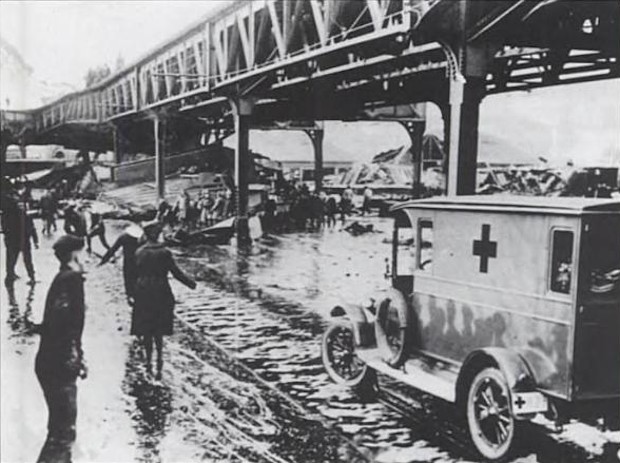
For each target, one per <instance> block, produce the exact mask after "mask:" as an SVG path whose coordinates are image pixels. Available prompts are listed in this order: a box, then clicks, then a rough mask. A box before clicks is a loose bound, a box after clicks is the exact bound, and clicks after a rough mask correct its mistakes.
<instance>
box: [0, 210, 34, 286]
mask: <svg viewBox="0 0 620 463" xmlns="http://www.w3.org/2000/svg"><path fill="white" fill-rule="evenodd" d="M3 209H4V212H3V217H2V218H3V222H2V229H3V230H4V244H5V247H6V278H5V283H6V284H7V285H9V284H11V283H13V281H15V279H16V278H17V274H16V273H15V265H16V264H17V258H18V257H19V254H20V253H21V254H22V256H23V259H24V265H25V266H26V271H27V272H28V277H29V278H30V280H29V284H35V283H36V279H35V274H34V264H33V263H32V247H31V244H30V242H31V241H32V243H33V244H34V246H35V248H38V247H39V235H38V234H37V230H36V228H35V226H34V223H33V221H32V217H31V216H30V215H28V210H27V205H26V202H21V203H19V202H17V201H14V200H12V199H8V200H7V204H6V205H5V206H4V208H3Z"/></svg>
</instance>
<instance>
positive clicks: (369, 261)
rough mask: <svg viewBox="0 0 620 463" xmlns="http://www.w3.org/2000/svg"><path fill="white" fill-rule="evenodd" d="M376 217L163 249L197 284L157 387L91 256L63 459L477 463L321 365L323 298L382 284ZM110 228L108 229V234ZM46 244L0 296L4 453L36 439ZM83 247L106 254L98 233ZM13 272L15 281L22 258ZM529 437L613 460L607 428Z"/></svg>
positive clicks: (7, 456) (554, 458)
mask: <svg viewBox="0 0 620 463" xmlns="http://www.w3.org/2000/svg"><path fill="white" fill-rule="evenodd" d="M372 223H373V224H374V227H375V230H377V232H376V233H372V234H365V235H362V236H359V237H351V236H349V235H348V234H347V233H346V232H344V231H340V230H339V228H340V227H337V228H336V229H333V230H325V231H323V232H321V233H295V234H288V235H284V236H272V237H265V238H262V239H260V240H258V241H257V242H255V243H254V245H253V246H252V247H251V248H250V249H247V250H237V249H236V248H235V247H234V246H233V245H231V246H223V247H208V246H202V247H195V248H191V249H175V250H174V251H173V252H174V254H175V256H176V257H177V259H178V262H179V264H180V265H181V266H182V267H183V268H184V269H185V270H186V271H188V272H189V273H191V274H192V275H193V276H194V277H195V278H196V279H197V280H198V282H199V284H198V288H197V289H196V290H195V291H190V290H188V289H186V288H185V287H183V286H182V285H181V284H178V283H177V282H173V283H172V285H173V291H174V292H175V294H176V297H177V300H178V304H177V308H176V313H177V317H178V323H177V328H176V333H175V335H174V336H172V337H171V338H169V339H167V340H166V345H165V351H166V355H165V367H164V378H163V380H162V382H161V383H159V384H158V383H153V382H152V381H150V380H148V379H147V377H146V375H145V372H144V371H143V367H142V366H141V356H142V352H141V349H139V348H138V346H137V345H136V344H135V343H134V341H133V340H132V339H131V337H130V336H129V334H128V331H129V307H128V306H127V304H126V302H125V300H124V291H123V284H122V275H121V271H120V269H121V266H120V260H121V258H118V259H117V262H116V263H114V264H110V265H107V266H104V267H96V263H97V259H96V258H95V257H90V258H87V259H86V267H87V269H88V272H89V273H88V275H87V280H86V294H87V302H88V306H89V310H88V312H87V326H86V329H85V333H84V351H85V356H86V359H87V361H88V362H89V368H90V375H89V378H88V379H87V380H86V381H83V382H79V383H78V395H79V404H78V410H79V411H78V441H77V443H76V447H75V451H74V457H75V458H74V460H75V461H76V462H90V461H108V462H112V461H145V462H147V461H148V462H150V461H161V462H187V461H252V462H253V461H261V462H262V461H268V462H283V461H291V462H301V461H356V460H359V461H363V458H364V457H366V458H368V459H371V460H376V461H380V462H384V463H390V462H391V463H397V462H427V461H432V462H463V461H476V458H475V456H474V455H473V454H472V453H471V451H470V450H469V446H468V444H467V436H466V432H465V430H464V426H463V425H462V423H461V421H460V419H459V417H458V415H457V413H456V411H455V410H454V409H453V407H452V406H450V405H449V404H447V403H444V402H442V401H441V400H439V399H435V398H433V397H430V396H428V395H425V394H422V393H419V392H417V391H415V390H412V389H410V388H406V387H402V386H399V385H397V384H394V383H393V382H392V381H389V380H387V379H386V378H383V377H381V378H380V386H381V391H382V392H381V395H380V399H379V400H378V401H376V402H374V403H362V402H361V401H360V399H359V398H358V397H357V396H355V395H354V394H352V393H351V392H350V391H349V390H347V389H344V388H342V387H340V386H337V385H335V384H333V383H332V382H331V381H330V380H329V379H328V377H327V374H326V373H325V372H324V370H323V367H322V365H321V359H320V343H321V334H322V332H323V330H324V328H325V326H327V323H328V320H329V312H330V310H331V308H332V307H333V306H334V305H337V304H340V303H343V302H365V301H367V300H368V298H370V297H371V296H372V295H373V294H376V293H377V292H378V291H379V290H380V289H381V288H385V287H386V285H387V282H386V280H385V279H384V278H383V274H384V272H385V266H386V264H385V257H388V256H389V255H390V248H391V246H390V244H389V243H388V238H389V237H390V234H389V228H390V223H389V222H387V221H383V220H380V219H372ZM120 226H121V224H120V223H117V224H113V223H110V226H109V227H108V229H109V230H110V231H111V233H110V234H113V233H118V230H119V229H120V228H119V227H120ZM51 242H52V239H51V238H44V241H43V243H42V246H41V249H39V250H36V251H35V259H36V261H35V265H36V267H37V271H38V279H40V280H41V282H40V283H39V284H38V285H36V286H35V287H34V289H31V288H30V287H28V286H27V285H26V284H25V283H24V281H23V280H24V279H23V278H22V279H21V280H18V282H17V283H16V285H15V289H14V292H12V293H11V292H9V291H7V290H6V289H4V288H3V291H2V299H1V302H2V310H1V322H2V328H1V331H0V332H1V334H2V346H1V347H2V353H1V354H2V357H1V358H2V372H1V373H2V379H1V381H2V383H1V385H2V391H3V394H2V423H1V425H2V428H1V429H2V448H1V450H2V452H1V453H2V461H10V462H13V461H15V462H18V461H34V460H35V459H36V456H37V454H38V451H39V448H40V446H41V445H42V443H43V440H44V438H45V426H46V423H45V421H46V417H47V411H46V409H45V404H44V401H43V397H42V393H41V391H40V388H39V385H38V383H37V380H36V377H35V375H34V371H33V370H34V368H33V365H34V355H35V354H36V349H37V347H38V337H37V336H36V335H34V334H32V333H31V323H33V322H34V323H38V322H39V321H40V319H41V315H42V310H43V303H44V297H45V293H46V291H47V288H48V286H49V283H50V281H51V279H52V278H53V276H54V273H55V271H56V261H55V258H54V257H53V254H52V252H51V249H50V246H51ZM94 249H95V251H96V252H101V251H102V250H101V248H100V245H99V243H96V244H95V245H94ZM3 253H4V250H3ZM2 260H3V262H4V254H3V255H2ZM18 274H20V275H22V277H23V276H24V275H25V270H23V268H22V267H21V263H20V264H18ZM227 353H231V354H232V355H233V357H234V359H236V360H235V361H232V360H231V359H230V358H229V357H227ZM237 361H238V362H239V363H235V362H237ZM254 375H256V376H254ZM257 378H260V380H259V379H257ZM278 391H279V392H278ZM287 396H288V397H290V398H291V399H292V400H287V399H286V397H287ZM332 428H333V430H332ZM17 437H19V440H17ZM16 442H30V443H31V444H30V445H29V446H28V447H24V446H18V445H17V443H16ZM352 443H353V444H352ZM526 443H527V450H524V451H523V452H522V454H521V455H519V456H518V457H516V458H515V459H514V460H513V461H514V462H528V463H530V462H531V463H534V462H539V463H547V462H548V463H552V462H575V463H577V462H585V461H592V462H607V461H615V451H614V450H613V449H612V447H611V446H610V445H609V444H606V438H605V436H604V435H603V434H602V433H600V432H599V431H597V430H595V429H594V428H591V427H588V426H585V425H582V424H579V423H574V424H571V425H568V426H566V428H565V429H564V431H563V432H562V433H554V432H552V431H551V428H550V427H546V426H544V425H534V426H532V427H531V429H529V430H528V436H527V439H526Z"/></svg>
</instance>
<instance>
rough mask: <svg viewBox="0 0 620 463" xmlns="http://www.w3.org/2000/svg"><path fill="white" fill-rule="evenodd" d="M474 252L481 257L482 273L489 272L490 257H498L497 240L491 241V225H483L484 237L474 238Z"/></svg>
mask: <svg viewBox="0 0 620 463" xmlns="http://www.w3.org/2000/svg"><path fill="white" fill-rule="evenodd" d="M473 253H474V256H478V257H480V273H488V272H489V259H490V258H496V257H497V241H491V225H489V224H486V223H485V224H484V225H482V237H481V238H480V239H479V240H474V250H473Z"/></svg>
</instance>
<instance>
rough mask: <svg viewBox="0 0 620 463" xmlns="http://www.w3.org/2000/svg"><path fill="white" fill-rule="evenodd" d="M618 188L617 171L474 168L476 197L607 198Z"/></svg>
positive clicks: (593, 168) (601, 169) (597, 169)
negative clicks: (491, 195)
mask: <svg viewBox="0 0 620 463" xmlns="http://www.w3.org/2000/svg"><path fill="white" fill-rule="evenodd" d="M617 189H618V169H617V168H608V167H607V168H602V167H600V168H597V167H588V168H582V169H575V168H572V166H569V168H567V169H554V168H550V167H549V168H540V167H531V166H520V167H512V166H509V167H506V166H501V167H488V166H485V167H482V168H480V167H479V168H478V188H477V193H478V194H496V193H511V194H521V195H529V196H585V197H600V198H605V197H611V194H612V192H613V191H616V190H617Z"/></svg>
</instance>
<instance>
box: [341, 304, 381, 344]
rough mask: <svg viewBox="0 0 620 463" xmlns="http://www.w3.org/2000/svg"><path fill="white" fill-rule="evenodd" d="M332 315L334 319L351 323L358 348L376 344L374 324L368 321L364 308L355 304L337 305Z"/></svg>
mask: <svg viewBox="0 0 620 463" xmlns="http://www.w3.org/2000/svg"><path fill="white" fill-rule="evenodd" d="M330 315H331V316H332V318H336V319H340V318H344V319H346V320H348V321H349V324H350V326H351V329H352V330H353V336H354V338H355V345H356V346H358V347H360V346H370V345H372V344H374V343H375V336H374V334H375V333H374V324H373V323H371V322H369V321H368V317H367V315H366V311H365V310H364V308H363V307H361V306H357V305H353V304H343V305H337V306H335V307H334V308H333V309H332V310H331V312H330Z"/></svg>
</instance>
